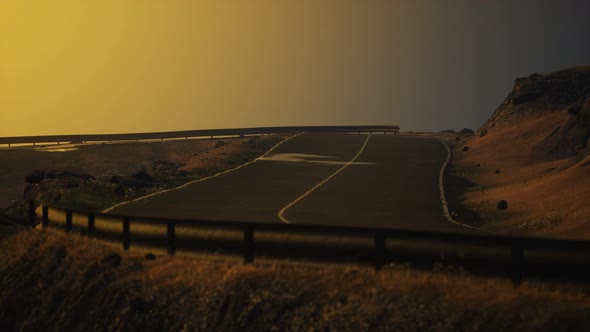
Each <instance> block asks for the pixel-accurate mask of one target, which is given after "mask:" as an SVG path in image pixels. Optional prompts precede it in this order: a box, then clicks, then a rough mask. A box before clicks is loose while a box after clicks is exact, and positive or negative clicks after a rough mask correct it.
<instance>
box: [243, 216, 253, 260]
mask: <svg viewBox="0 0 590 332" xmlns="http://www.w3.org/2000/svg"><path fill="white" fill-rule="evenodd" d="M253 261H254V226H253V225H248V226H246V228H244V263H246V264H250V263H252V262H253Z"/></svg>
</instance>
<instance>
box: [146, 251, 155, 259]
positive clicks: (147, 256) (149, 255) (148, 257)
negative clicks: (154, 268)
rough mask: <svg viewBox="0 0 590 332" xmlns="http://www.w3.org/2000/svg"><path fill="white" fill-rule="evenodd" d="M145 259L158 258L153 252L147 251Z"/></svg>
mask: <svg viewBox="0 0 590 332" xmlns="http://www.w3.org/2000/svg"><path fill="white" fill-rule="evenodd" d="M145 259H147V260H148V261H153V260H155V259H156V255H154V254H152V253H151V252H149V253H147V254H146V255H145Z"/></svg>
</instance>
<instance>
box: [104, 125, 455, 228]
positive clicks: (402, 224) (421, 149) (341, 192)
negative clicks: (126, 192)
mask: <svg viewBox="0 0 590 332" xmlns="http://www.w3.org/2000/svg"><path fill="white" fill-rule="evenodd" d="M446 158H447V150H446V148H445V147H444V145H443V144H442V143H441V142H440V141H438V140H436V139H429V138H417V137H403V136H395V135H382V134H380V135H365V134H334V133H325V134H324V133H306V134H302V135H299V136H297V137H295V138H293V139H291V140H289V141H287V142H285V143H284V144H282V145H280V146H279V147H278V148H276V149H275V150H273V151H272V153H270V154H269V155H267V156H266V157H264V158H261V159H259V160H257V161H255V162H254V163H252V164H250V165H247V166H244V167H242V168H240V169H237V170H234V171H231V172H228V173H225V174H222V175H219V176H217V177H214V178H211V179H207V180H204V181H200V182H197V183H193V184H191V185H188V186H186V187H183V188H180V189H176V190H172V191H168V192H166V193H162V194H159V195H155V196H151V197H148V198H145V199H141V200H138V201H135V202H131V203H128V204H124V205H120V206H118V207H116V208H114V209H113V210H111V211H109V212H110V213H114V214H123V215H131V216H151V217H162V218H183V219H185V218H186V219H207V220H235V221H256V222H277V223H281V222H287V223H297V224H322V225H338V226H365V227H387V228H411V229H426V230H443V231H444V230H446V231H460V230H463V228H462V227H461V226H458V225H455V224H452V223H450V222H448V221H447V220H446V219H445V217H444V215H443V209H442V204H441V198H440V193H439V183H438V182H439V180H438V178H439V173H440V169H441V167H442V165H443V163H444V161H445V159H446Z"/></svg>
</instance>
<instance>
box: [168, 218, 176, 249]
mask: <svg viewBox="0 0 590 332" xmlns="http://www.w3.org/2000/svg"><path fill="white" fill-rule="evenodd" d="M174 254H176V224H175V223H174V222H173V221H169V222H168V255H171V256H174Z"/></svg>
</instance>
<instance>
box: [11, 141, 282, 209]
mask: <svg viewBox="0 0 590 332" xmlns="http://www.w3.org/2000/svg"><path fill="white" fill-rule="evenodd" d="M283 138H284V137H283V136H276V135H265V136H253V137H243V138H235V137H234V138H215V139H193V140H170V141H146V142H141V141H140V142H129V143H113V144H76V145H59V146H58V145H51V146H43V147H39V146H37V147H35V148H32V147H18V148H11V149H6V148H2V149H0V160H2V163H1V165H0V208H6V207H8V206H10V205H11V204H15V203H16V204H18V202H19V201H21V200H22V199H23V198H24V199H29V198H32V197H36V198H41V199H44V200H49V201H51V202H52V203H54V204H58V205H68V206H71V207H74V208H83V209H91V210H102V209H104V208H106V207H109V206H111V205H112V204H115V203H117V202H121V201H125V200H128V199H132V198H135V197H138V196H142V195H145V194H149V193H152V192H156V191H161V190H164V189H169V188H172V187H176V186H179V185H182V184H184V183H186V182H189V181H193V180H198V179H200V178H203V177H206V176H209V175H212V174H215V173H218V172H221V171H224V170H227V169H231V168H234V167H236V166H238V165H240V164H243V163H245V162H248V161H250V160H253V159H255V158H257V157H259V156H260V155H262V154H264V152H266V151H267V150H268V149H270V148H271V147H272V146H274V145H276V144H277V143H278V142H280V141H281V140H283Z"/></svg>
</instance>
